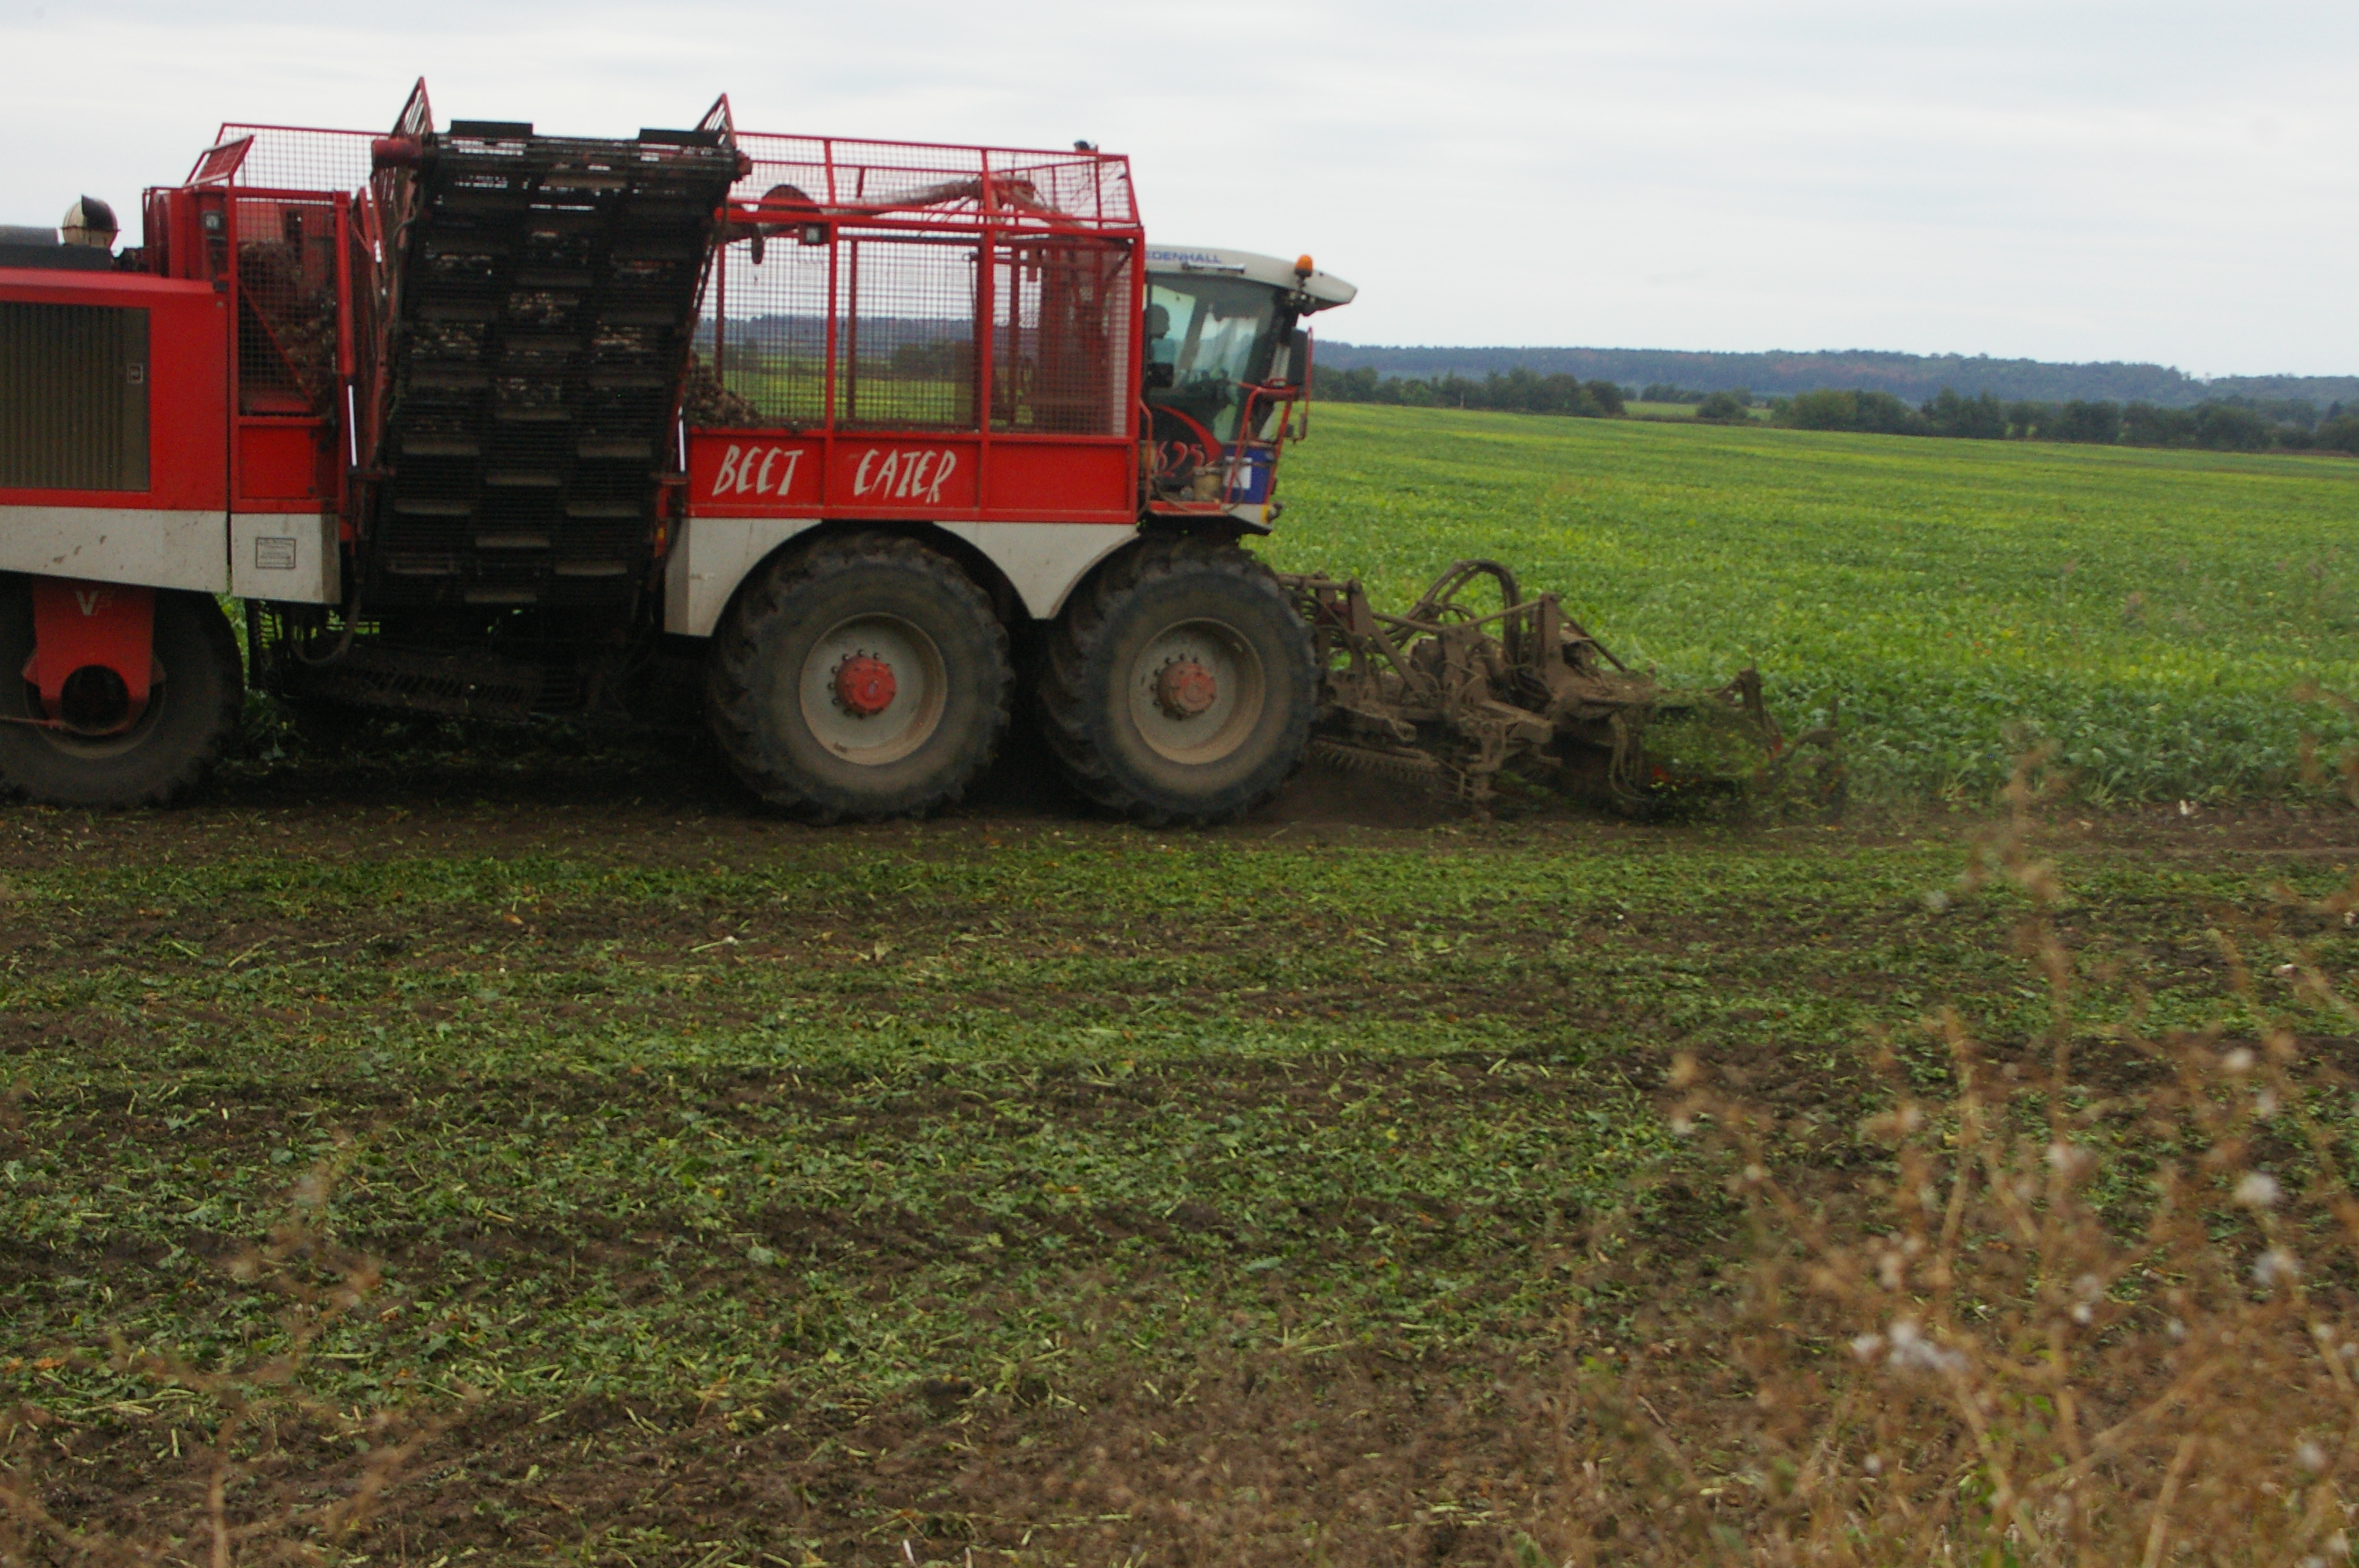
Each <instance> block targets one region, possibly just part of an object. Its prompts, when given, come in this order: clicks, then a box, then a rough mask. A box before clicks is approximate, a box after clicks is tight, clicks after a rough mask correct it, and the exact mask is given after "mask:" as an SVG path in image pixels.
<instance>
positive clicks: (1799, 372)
mask: <svg viewBox="0 0 2359 1568" xmlns="http://www.w3.org/2000/svg"><path fill="white" fill-rule="evenodd" d="M1319 365H1320V368H1321V369H1322V370H1331V371H1343V370H1356V369H1359V368H1361V367H1363V366H1365V367H1367V368H1370V369H1373V370H1375V372H1376V373H1377V374H1379V375H1382V376H1387V377H1389V376H1414V377H1418V378H1419V379H1422V380H1427V381H1431V380H1436V379H1439V378H1440V377H1443V376H1450V375H1459V376H1466V377H1470V378H1473V379H1478V380H1479V379H1480V378H1482V377H1484V376H1486V375H1489V374H1491V373H1494V372H1498V373H1506V372H1507V371H1511V370H1514V369H1516V368H1517V366H1522V367H1524V368H1526V369H1528V370H1531V371H1534V372H1537V373H1539V374H1541V375H1551V374H1565V375H1571V376H1573V377H1576V378H1578V379H1580V380H1582V381H1593V380H1596V381H1611V382H1615V383H1618V384H1621V385H1624V386H1628V387H1641V386H1645V385H1647V384H1656V383H1667V384H1672V385H1676V386H1681V387H1690V388H1692V389H1694V390H1695V391H1698V392H1733V391H1735V390H1737V389H1739V388H1743V389H1745V390H1747V391H1750V392H1752V393H1754V394H1756V395H1761V396H1774V395H1789V394H1793V393H1798V392H1815V391H1819V390H1821V389H1822V388H1827V387H1842V388H1845V389H1856V390H1864V391H1868V392H1887V393H1890V394H1892V395H1895V396H1897V397H1899V398H1902V399H1903V400H1905V401H1907V402H1909V403H1920V402H1923V401H1924V400H1925V399H1927V398H1930V397H1934V396H1937V395H1939V394H1940V391H1941V389H1942V388H1944V387H1950V388H1953V389H1955V390H1956V391H1958V392H1960V393H1962V394H1964V395H1967V396H1970V397H1971V396H1975V395H1979V394H1982V393H1984V392H1987V393H1990V394H1991V395H1993V396H1995V397H1998V398H2001V399H2006V400H2013V399H2018V398H2027V399H2032V400H2036V401H2040V402H2049V403H2062V402H2068V401H2071V400H2074V399H2080V400H2084V401H2090V402H2095V401H2099V400H2104V401H2110V402H2115V403H2125V404H2126V403H2151V404H2156V405H2158V406H2162V407H2165V408H2190V407H2193V406H2195V405H2197V404H2199V403H2203V402H2207V401H2216V400H2219V399H2223V398H2234V397H2247V398H2254V399H2266V400H2278V399H2297V398H2306V399H2308V400H2310V401H2311V402H2313V403H2316V404H2317V405H2318V406H2320V407H2321V408H2324V407H2326V406H2330V405H2332V404H2336V403H2343V404H2349V403H2351V402H2354V400H2359V375H2238V376H2220V377H2217V378H2215V379H2213V380H2211V381H2203V380H2200V379H2198V378H2197V377H2194V376H2191V375H2189V374H2188V373H2186V372H2184V371H2181V370H2177V369H2174V368H2172V367H2171V366H2169V365H2158V364H2127V363H2123V362H2118V361H2113V362H2103V363H2093V364H2058V363H2051V362H2047V361H2043V360H1997V359H1992V358H1990V357H1989V356H1988V355H1986V354H1973V355H1968V354H1903V353H1887V352H1884V351H1878V350H1870V349H1844V350H1828V351H1817V352H1811V353H1786V352H1769V353H1757V354H1739V353H1708V352H1684V351H1676V350H1670V349H1549V348H1505V349H1481V348H1385V347H1380V346H1376V345H1372V344H1361V343H1342V342H1334V341H1328V340H1325V339H1321V341H1320V344H1319Z"/></svg>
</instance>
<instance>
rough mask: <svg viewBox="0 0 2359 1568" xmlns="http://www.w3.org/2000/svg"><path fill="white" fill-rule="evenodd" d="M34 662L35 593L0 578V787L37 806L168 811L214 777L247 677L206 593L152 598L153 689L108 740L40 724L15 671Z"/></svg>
mask: <svg viewBox="0 0 2359 1568" xmlns="http://www.w3.org/2000/svg"><path fill="white" fill-rule="evenodd" d="M32 654H33V593H32V588H31V585H30V584H28V583H27V582H26V581H25V579H22V578H0V788H5V790H6V791H7V792H8V793H10V794H15V795H24V796H25V797H27V799H30V800H34V801H38V802H40V803H41V804H42V805H45V806H85V807H90V806H95V807H117V806H168V805H170V804H171V803H172V802H173V801H175V800H177V799H179V797H180V796H182V795H186V794H188V793H189V792H190V790H192V789H194V788H196V787H197V786H198V785H199V784H202V783H203V782H204V780H205V775H206V774H207V773H211V772H212V766H213V763H214V762H216V761H217V760H219V758H220V756H221V752H222V747H223V744H224V743H225V742H226V741H228V739H229V738H230V736H231V735H233V734H234V733H235V732H236V730H237V720H238V712H239V709H240V708H242V707H243V706H244V704H245V673H244V669H243V666H242V665H241V664H240V662H239V659H238V653H237V638H236V635H235V634H234V633H232V632H231V630H230V624H229V620H228V618H227V617H226V616H224V615H223V613H222V611H221V605H220V604H219V603H218V602H217V601H215V600H213V598H212V596H211V595H209V594H202V593H179V592H172V591H168V590H162V589H159V590H158V592H157V594H156V633H155V644H154V664H155V684H154V686H153V687H152V688H151V690H150V693H149V695H148V698H147V708H146V709H145V710H144V711H142V712H141V713H140V715H139V717H138V718H137V719H136V720H134V721H133V723H132V725H131V727H130V728H129V729H127V730H124V731H123V732H122V733H120V734H115V735H81V734H76V733H74V732H73V731H72V730H64V729H58V728H52V727H47V726H44V725H42V724H40V723H38V722H27V721H38V720H39V719H42V718H43V717H44V715H43V712H42V708H41V698H40V694H39V693H38V691H36V690H35V689H34V688H33V687H32V685H31V683H30V682H28V681H27V680H25V679H23V678H22V676H19V675H18V673H17V672H19V671H21V670H22V669H23V668H24V667H25V665H26V661H27V660H28V659H30V658H31V657H32Z"/></svg>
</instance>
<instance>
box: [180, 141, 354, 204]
mask: <svg viewBox="0 0 2359 1568" xmlns="http://www.w3.org/2000/svg"><path fill="white" fill-rule="evenodd" d="M241 136H251V137H253V138H254V145H253V146H252V147H251V148H250V149H249V150H248V151H247V153H246V155H245V162H244V163H243V164H242V165H240V166H239V167H238V168H237V171H236V175H235V178H236V180H237V183H238V184H240V185H245V186H252V187H255V188H256V189H270V190H341V191H343V192H346V193H347V194H349V193H351V192H353V191H356V190H358V189H360V188H361V187H362V186H363V185H364V184H366V183H367V182H368V177H369V140H370V137H369V133H368V132H366V131H309V130H299V129H296V128H294V127H292V126H288V125H223V127H222V128H221V136H220V138H219V139H220V141H221V142H223V143H228V142H230V141H233V140H234V139H236V138H238V137H241ZM211 156H212V155H211V154H208V155H207V157H211ZM198 167H199V168H200V169H201V168H203V167H204V162H203V160H202V159H200V160H199V164H198ZM190 183H191V184H194V183H197V181H196V180H195V179H193V178H192V179H191V180H190Z"/></svg>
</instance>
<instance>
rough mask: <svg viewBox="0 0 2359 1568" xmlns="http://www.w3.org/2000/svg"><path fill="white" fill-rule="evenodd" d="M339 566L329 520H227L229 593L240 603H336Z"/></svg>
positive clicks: (283, 516) (290, 516) (282, 516)
mask: <svg viewBox="0 0 2359 1568" xmlns="http://www.w3.org/2000/svg"><path fill="white" fill-rule="evenodd" d="M341 567H342V559H341V557H340V556H339V553H338V551H337V549H336V520H335V519H334V518H333V517H321V516H317V515H312V516H305V515H303V514H299V513H277V514H269V513H264V514H252V513H249V514H244V515H241V516H234V517H232V518H231V519H230V520H229V590H230V592H232V593H234V594H235V595H237V597H238V598H240V599H276V600H283V601H285V602H287V603H290V604H341V603H342V602H343V598H344V593H343V584H342V581H340V580H339V579H340V577H341V576H342V573H341V570H340V568H341Z"/></svg>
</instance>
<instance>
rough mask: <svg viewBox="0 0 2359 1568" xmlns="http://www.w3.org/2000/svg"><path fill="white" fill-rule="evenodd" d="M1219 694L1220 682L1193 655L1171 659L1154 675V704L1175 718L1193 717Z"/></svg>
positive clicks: (1208, 705) (1202, 710) (1217, 697)
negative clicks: (1186, 657)
mask: <svg viewBox="0 0 2359 1568" xmlns="http://www.w3.org/2000/svg"><path fill="white" fill-rule="evenodd" d="M1220 697H1221V687H1220V682H1219V681H1217V680H1216V679H1214V678H1213V676H1212V671H1211V670H1208V669H1206V668H1205V667H1204V666H1203V665H1201V664H1199V663H1197V662H1196V661H1195V660H1194V659H1174V660H1172V661H1171V662H1170V663H1169V664H1168V665H1164V666H1163V672H1162V673H1161V674H1160V675H1158V676H1156V677H1155V706H1156V707H1158V708H1161V709H1163V711H1164V712H1166V713H1168V714H1169V715H1170V716H1171V717H1172V718H1174V719H1193V718H1195V717H1196V716H1197V715H1198V714H1200V713H1203V712H1205V711H1207V710H1208V709H1210V708H1212V704H1213V703H1215V702H1217V701H1219V700H1220Z"/></svg>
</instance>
